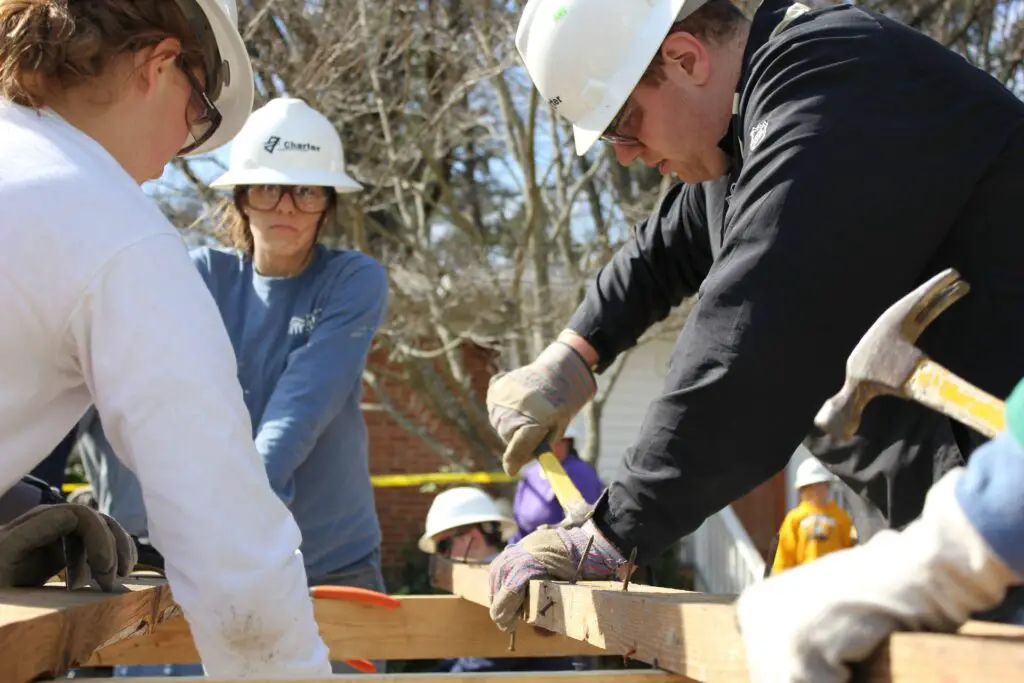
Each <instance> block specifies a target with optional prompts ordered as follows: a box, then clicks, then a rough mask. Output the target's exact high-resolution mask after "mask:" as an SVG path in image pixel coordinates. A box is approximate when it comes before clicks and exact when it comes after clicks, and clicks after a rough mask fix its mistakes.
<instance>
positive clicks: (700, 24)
mask: <svg viewBox="0 0 1024 683" xmlns="http://www.w3.org/2000/svg"><path fill="white" fill-rule="evenodd" d="M748 21H749V20H748V19H747V17H746V15H744V14H743V11H742V10H740V8H739V7H737V6H736V5H734V4H733V3H732V2H731V0H708V2H706V3H705V4H704V5H702V6H701V7H700V9H698V10H697V11H696V12H694V13H693V14H691V15H690V16H688V17H686V18H685V19H683V20H682V21H677V22H676V23H674V24H672V28H670V29H669V30H668V33H667V34H666V36H665V37H666V38H667V37H668V36H670V35H672V34H673V33H689V34H691V35H693V36H695V37H697V38H700V39H701V40H702V41H704V42H708V43H714V44H717V45H721V44H722V43H724V42H725V41H727V40H729V39H730V38H732V37H733V36H735V35H736V34H737V31H738V29H739V28H740V27H741V26H743V25H744V24H746V23H747V22H748ZM663 66H664V60H662V58H661V48H660V47H659V49H658V52H656V53H655V55H654V59H652V60H651V63H650V64H649V65H648V66H647V71H645V72H644V75H643V76H642V77H641V78H640V80H641V81H643V82H645V83H648V84H651V85H657V84H658V83H660V82H661V80H662V78H663V74H662V67H663Z"/></svg>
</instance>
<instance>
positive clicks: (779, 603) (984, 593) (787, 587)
mask: <svg viewBox="0 0 1024 683" xmlns="http://www.w3.org/2000/svg"><path fill="white" fill-rule="evenodd" d="M963 474H964V469H963V468H959V469H956V470H952V471H950V472H949V473H947V474H946V475H945V476H944V477H943V478H942V479H940V480H939V481H938V482H936V483H935V485H934V486H932V488H931V490H930V491H929V493H928V497H927V500H926V502H925V507H924V511H923V512H922V514H921V517H920V518H919V519H917V520H916V521H914V522H913V523H911V524H910V525H908V526H907V527H906V528H905V529H904V530H903V531H902V532H899V531H893V530H885V531H882V532H879V533H878V534H876V535H875V536H873V537H872V538H871V540H869V541H868V542H867V543H865V544H864V545H863V546H860V547H856V548H852V549H849V550H841V551H838V552H835V553H832V554H829V555H826V556H825V557H823V558H821V559H818V560H815V561H814V562H812V563H810V564H806V565H802V566H799V567H796V568H794V569H790V570H788V571H785V572H783V573H781V574H779V575H776V576H773V577H772V578H770V579H767V580H765V581H763V582H761V583H759V584H755V585H754V586H752V587H750V588H748V589H746V590H745V591H744V592H743V593H742V594H741V595H740V598H739V600H738V601H737V618H738V624H739V627H740V631H741V633H742V636H743V643H744V647H745V648H746V653H747V665H748V669H749V671H750V681H751V683H805V682H810V681H814V683H845V682H846V681H848V680H849V679H850V675H851V673H850V670H849V668H848V663H852V662H858V661H862V660H864V659H866V658H867V657H868V656H869V655H870V654H871V653H872V652H874V650H875V649H876V648H877V647H878V646H879V645H880V644H882V643H883V642H884V641H885V640H886V638H888V636H889V635H890V634H892V633H893V632H894V631H897V630H901V629H908V630H933V631H947V632H948V631H953V630H955V629H956V628H957V627H959V626H960V625H961V624H963V623H964V622H965V621H967V619H968V618H970V615H971V614H972V613H974V612H976V611H980V610H983V609H988V608H991V607H993V606H995V605H997V604H999V603H1000V602H1001V601H1002V599H1003V597H1004V595H1005V593H1006V589H1007V588H1008V587H1009V586H1010V585H1012V584H1015V583H1018V582H1019V581H1020V578H1019V577H1017V576H1016V575H1015V574H1014V573H1013V572H1012V571H1011V570H1010V569H1009V568H1008V567H1007V566H1006V564H1005V563H1004V562H1003V561H1002V560H1001V559H1000V558H999V557H998V556H997V555H996V554H995V553H994V552H993V551H992V550H991V548H990V547H989V546H988V544H987V543H986V542H985V540H984V539H983V538H982V536H981V535H980V534H979V533H978V532H977V531H976V530H975V529H974V527H973V526H972V525H971V523H970V521H969V520H968V519H967V517H966V516H965V514H964V512H963V510H962V508H961V507H960V504H959V503H958V501H957V498H956V496H955V489H956V483H957V481H958V480H959V479H960V477H961V476H962V475H963Z"/></svg>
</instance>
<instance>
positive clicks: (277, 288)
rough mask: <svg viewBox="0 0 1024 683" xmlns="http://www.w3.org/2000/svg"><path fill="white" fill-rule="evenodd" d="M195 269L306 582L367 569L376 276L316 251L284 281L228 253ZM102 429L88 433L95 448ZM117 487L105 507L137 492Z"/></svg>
mask: <svg viewBox="0 0 1024 683" xmlns="http://www.w3.org/2000/svg"><path fill="white" fill-rule="evenodd" d="M192 257H193V261H194V262H195V265H196V267H197V269H198V270H199V273H200V275H201V276H202V278H203V280H204V281H205V282H206V285H207V287H208V288H209V290H210V293H211V294H212V295H213V298H214V300H215V301H216V303H217V307H218V308H219V309H220V313H221V316H222V318H223V320H224V325H225V327H226V328H227V331H228V336H229V337H230V339H231V344H232V346H233V347H234V350H235V356H236V358H237V360H238V378H239V382H240V383H241V386H242V389H243V392H244V397H245V403H246V406H247V408H248V409H249V414H250V417H251V419H252V425H253V437H254V439H255V441H256V446H257V449H258V450H259V452H260V454H261V455H262V456H263V461H264V464H265V465H266V470H267V476H268V478H269V479H270V484H271V486H272V487H273V489H274V491H275V492H276V493H277V494H278V496H280V497H281V499H282V500H283V501H284V502H285V503H286V504H287V505H288V507H289V508H290V509H291V511H292V514H293V515H294V516H295V519H296V522H297V523H298V525H299V529H300V530H301V531H302V553H303V556H304V558H305V563H306V571H307V574H308V575H309V576H319V575H323V574H326V573H329V572H332V571H334V570H337V569H341V568H344V567H347V566H349V565H352V564H353V563H355V562H358V561H359V560H361V559H363V558H365V557H367V556H368V555H370V554H371V553H372V552H373V551H374V550H375V549H376V548H377V547H378V546H379V544H380V524H379V521H378V519H377V513H376V509H375V506H374V498H373V489H372V486H371V483H370V474H369V463H368V435H367V430H366V424H365V422H364V420H363V415H362V411H361V409H360V401H361V399H362V372H363V368H364V367H365V361H366V355H367V352H368V350H369V347H370V343H371V340H372V337H373V334H374V332H375V331H376V329H377V328H378V326H379V325H380V323H381V320H382V318H383V316H384V313H385V310H386V307H387V296H388V294H387V292H388V289H387V275H386V272H385V270H384V268H383V267H382V266H381V265H380V264H379V263H377V262H376V261H375V260H373V259H372V258H370V257H368V256H366V255H364V254H362V253H359V252H352V251H339V250H333V249H329V248H327V247H324V246H322V245H318V246H317V247H316V252H315V254H314V257H313V259H312V262H311V263H310V265H309V267H307V268H306V270H305V271H303V272H302V273H301V274H299V275H297V276H295V277H289V278H275V277H264V276H262V275H260V274H258V273H256V272H255V270H254V268H253V265H252V261H251V260H249V259H242V258H239V256H238V255H237V253H236V252H234V251H232V250H225V249H212V248H207V247H203V248H200V249H196V250H194V251H193V252H192ZM168 333H169V334H172V333H173V332H172V331H169V332H168ZM99 429H100V427H99V425H98V423H97V424H95V425H94V426H93V427H92V429H91V430H90V431H91V432H93V433H94V435H98V436H102V434H101V433H98V430H99ZM96 441H97V442H99V441H100V440H99V439H97V440H96ZM182 455H183V457H187V454H182ZM85 459H86V460H88V458H85ZM106 460H107V461H108V462H107V463H106V465H107V467H108V468H109V467H111V466H114V467H117V466H120V463H119V462H117V461H116V459H115V458H113V457H109V458H106ZM87 469H92V468H89V467H88V464H87ZM91 475H92V472H90V476H91ZM124 480H125V477H118V478H117V482H118V484H119V485H120V486H121V487H122V492H121V493H118V492H113V496H112V497H127V495H128V494H129V493H130V491H124V490H123V489H124V487H126V486H131V485H134V486H137V482H133V483H129V484H126V483H125V481H124ZM111 481H113V479H111ZM101 485H102V484H101ZM224 485H225V486H230V485H231V482H224Z"/></svg>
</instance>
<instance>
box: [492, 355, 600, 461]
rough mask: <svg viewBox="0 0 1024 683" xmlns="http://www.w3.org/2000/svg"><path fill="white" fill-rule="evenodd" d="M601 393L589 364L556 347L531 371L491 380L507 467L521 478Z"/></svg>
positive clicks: (529, 367)
mask: <svg viewBox="0 0 1024 683" xmlns="http://www.w3.org/2000/svg"><path fill="white" fill-rule="evenodd" d="M595 393H597V382H596V381H595V380H594V373H593V372H591V371H590V368H589V367H587V364H586V363H585V362H584V360H583V358H582V357H580V355H579V354H578V353H577V352H576V350H575V349H573V348H572V347H571V346H569V345H568V344H565V343H563V342H555V343H553V344H551V345H550V346H548V347H547V348H546V349H544V351H542V352H541V354H540V355H539V356H538V357H537V359H536V360H535V361H533V362H532V363H530V364H529V365H524V366H523V367H521V368H517V369H515V370H512V371H511V372H503V373H499V374H497V375H495V376H494V377H492V378H491V382H490V385H489V387H488V389H487V412H488V415H489V416H490V420H491V426H492V427H494V429H495V430H496V431H497V432H498V435H499V436H501V438H502V440H504V441H505V443H506V444H507V446H506V448H505V454H504V455H503V456H502V466H503V467H504V469H505V472H506V473H507V474H509V475H510V476H511V475H515V474H517V473H518V472H519V470H520V469H522V467H523V465H525V464H527V463H528V462H530V461H531V460H533V458H534V457H535V453H534V452H535V451H536V449H537V447H538V446H540V445H541V443H543V442H544V441H547V442H548V443H554V442H555V441H558V440H559V439H561V438H562V435H563V434H564V433H565V430H566V428H567V427H568V426H569V423H570V422H571V421H572V419H573V418H574V417H576V414H577V413H578V412H579V411H580V410H581V409H582V408H583V406H585V405H586V404H587V402H588V401H590V399H592V398H593V397H594V394H595Z"/></svg>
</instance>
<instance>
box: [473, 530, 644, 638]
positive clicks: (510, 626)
mask: <svg viewBox="0 0 1024 683" xmlns="http://www.w3.org/2000/svg"><path fill="white" fill-rule="evenodd" d="M591 536H593V537H594V544H593V545H592V546H591V548H590V552H589V553H587V561H586V562H585V563H584V564H583V571H582V572H581V573H580V578H581V579H585V580H603V579H610V578H612V577H614V576H616V575H617V572H618V570H619V567H620V566H622V565H624V564H625V560H623V558H622V555H621V554H620V553H619V551H618V550H616V549H615V547H614V546H612V544H611V543H609V542H608V541H607V540H605V538H604V536H602V535H601V534H600V532H598V531H597V528H596V527H594V525H593V523H592V522H588V523H587V524H585V525H583V526H582V527H575V528H570V529H566V528H561V527H555V528H551V529H538V530H537V531H534V532H533V533H531V534H527V535H526V536H525V537H523V539H522V540H521V541H519V542H518V543H513V544H512V545H509V546H507V547H506V548H505V549H504V550H503V551H502V552H501V554H500V555H498V556H497V557H496V558H494V561H493V562H491V565H490V571H489V577H490V586H491V621H493V622H494V623H495V624H497V626H498V628H500V629H501V630H502V631H506V632H507V631H514V630H515V624H516V619H517V617H518V616H519V613H520V611H522V608H523V602H524V600H525V599H526V587H527V586H528V585H529V584H530V581H531V580H533V579H546V578H551V579H556V580H561V581H567V580H569V579H571V578H573V576H575V574H576V567H577V566H578V565H579V562H580V557H582V556H583V552H584V551H585V550H586V548H587V541H588V540H590V537H591Z"/></svg>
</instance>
